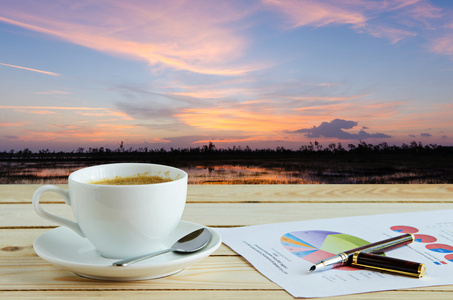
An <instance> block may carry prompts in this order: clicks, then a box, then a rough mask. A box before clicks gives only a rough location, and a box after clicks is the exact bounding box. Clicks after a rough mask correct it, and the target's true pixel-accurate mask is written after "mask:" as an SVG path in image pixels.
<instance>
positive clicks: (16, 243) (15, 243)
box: [0, 228, 237, 263]
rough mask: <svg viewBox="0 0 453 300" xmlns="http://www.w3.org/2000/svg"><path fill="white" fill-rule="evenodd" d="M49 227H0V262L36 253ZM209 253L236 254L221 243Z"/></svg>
mask: <svg viewBox="0 0 453 300" xmlns="http://www.w3.org/2000/svg"><path fill="white" fill-rule="evenodd" d="M47 230H50V229H47V228H46V229H32V228H29V229H0V237H1V239H0V263H1V262H2V261H4V260H5V259H6V260H7V259H9V258H11V257H30V256H34V257H36V256H37V255H36V254H35V251H34V250H33V242H34V240H35V239H36V238H37V237H38V236H40V235H41V234H43V233H44V232H46V231H47ZM211 255H237V254H236V252H234V251H233V250H231V249H230V248H228V247H227V246H225V245H224V244H222V245H221V246H220V248H219V249H217V250H216V251H215V252H214V253H213V254H211Z"/></svg>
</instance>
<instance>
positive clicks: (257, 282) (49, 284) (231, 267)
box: [0, 256, 280, 291]
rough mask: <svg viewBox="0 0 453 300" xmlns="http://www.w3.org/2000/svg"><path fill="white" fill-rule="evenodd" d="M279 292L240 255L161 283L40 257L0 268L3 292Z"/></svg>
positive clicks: (208, 261) (20, 259) (204, 264)
mask: <svg viewBox="0 0 453 300" xmlns="http://www.w3.org/2000/svg"><path fill="white" fill-rule="evenodd" d="M244 288H245V289H259V290H268V289H271V290H272V289H274V290H275V289H280V288H279V286H278V285H276V284H275V283H273V282H272V281H270V280H269V279H267V278H266V277H264V276H263V275H261V274H260V273H259V272H257V271H256V270H255V269H254V268H253V267H252V266H251V265H250V264H249V263H248V262H246V261H245V260H244V259H243V258H242V257H240V256H216V257H213V256H210V257H208V258H206V259H204V260H202V261H201V262H199V263H197V264H195V265H192V266H190V267H188V268H186V269H185V270H183V271H182V272H179V273H177V274H174V275H172V276H169V277H165V278H160V279H159V280H143V281H129V282H116V281H100V280H93V279H87V278H84V277H80V276H77V275H75V274H74V273H71V272H69V271H66V270H62V269H58V268H56V267H54V266H52V265H50V264H48V263H47V262H45V261H44V260H42V259H40V258H39V257H18V258H10V259H8V260H7V261H4V262H2V265H1V268H0V290H5V291H7V290H88V289H103V290H110V289H115V290H118V289H119V290H162V289H167V290H216V289H235V290H236V289H244Z"/></svg>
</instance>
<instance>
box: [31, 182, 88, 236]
mask: <svg viewBox="0 0 453 300" xmlns="http://www.w3.org/2000/svg"><path fill="white" fill-rule="evenodd" d="M45 192H54V193H57V194H58V195H60V196H61V197H62V198H63V200H64V202H65V203H66V204H67V205H69V206H71V199H70V197H69V193H68V191H66V190H64V189H62V188H60V187H58V186H55V185H49V184H48V185H43V186H40V187H39V188H37V189H36V191H35V193H34V194H33V208H34V209H35V211H36V213H37V214H38V215H39V216H41V217H43V218H44V219H47V220H50V221H53V222H55V223H57V224H60V225H63V226H66V227H68V228H70V229H72V230H73V231H74V232H75V233H77V234H78V235H80V236H81V237H85V234H83V232H82V230H81V229H80V226H79V224H77V223H76V222H73V221H70V220H68V219H66V218H62V217H59V216H56V215H54V214H51V213H49V212H47V211H45V210H44V209H43V208H42V207H41V205H40V204H39V198H41V196H42V194H44V193H45Z"/></svg>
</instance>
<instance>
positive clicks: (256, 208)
mask: <svg viewBox="0 0 453 300" xmlns="http://www.w3.org/2000/svg"><path fill="white" fill-rule="evenodd" d="M38 186H39V185H0V298H1V299H11V298H15V299H80V298H102V299H120V298H121V299H125V298H130V299H188V300H190V299H231V298H235V299H236V298H237V299H293V297H292V296H291V295H289V294H288V293H286V292H285V291H284V290H282V289H281V288H280V287H279V286H277V285H276V284H275V283H273V282H271V281H270V280H268V279H267V278H266V277H264V276H263V275H261V274H260V273H259V272H257V271H256V270H255V269H254V268H253V267H252V266H251V265H250V263H248V262H247V261H246V260H245V259H243V258H242V257H241V256H239V255H237V254H236V253H235V252H234V251H232V250H231V249H229V248H228V247H226V246H225V245H222V246H221V247H220V248H219V249H218V250H217V251H215V252H214V253H213V254H212V255H211V256H210V257H208V258H206V259H204V260H203V261H201V262H199V263H197V264H195V265H192V266H190V267H188V268H186V269H185V270H184V271H182V272H180V273H178V274H175V275H173V276H170V277H166V278H161V279H157V280H147V281H134V282H105V281H96V280H91V279H86V278H83V277H79V276H77V275H75V274H73V273H71V272H68V271H65V270H61V269H58V268H56V267H54V266H53V265H51V264H49V263H47V262H46V261H44V260H42V259H41V258H39V257H38V256H37V255H36V254H35V253H34V251H33V246H32V245H33V241H34V240H35V239H36V238H37V237H38V236H39V235H40V234H42V233H44V232H45V231H47V230H49V229H50V228H54V227H56V224H53V223H51V222H48V221H46V220H44V219H42V218H40V217H39V216H38V215H37V214H36V213H35V212H34V211H33V208H32V205H31V197H32V195H33V192H34V190H35V189H36V188H37V187H38ZM60 186H61V187H63V188H65V189H67V185H60ZM42 200H43V202H45V203H47V204H44V205H43V206H44V207H45V208H46V209H48V210H49V211H51V212H53V213H56V214H59V215H61V216H64V217H68V218H71V217H72V210H71V208H70V207H68V206H67V205H65V204H64V203H63V201H62V200H61V199H59V197H58V196H57V195H55V194H51V193H48V194H46V195H45V197H44V198H43V199H42ZM452 208H453V185H256V186H255V185H253V186H252V185H209V186H208V185H190V186H189V190H188V203H187V205H186V209H185V212H184V215H183V219H184V220H187V221H192V222H196V223H200V224H204V225H208V226H212V227H230V226H245V225H255V224H267V223H277V222H289V221H300V220H312V219H322V218H336V217H347V216H357V215H373V214H383V213H404V212H413V211H427V210H437V209H452ZM323 299H352V300H358V299H362V300H377V299H408V300H409V299H416V300H419V299H453V285H450V286H437V287H425V288H417V289H408V290H397V291H385V292H377V293H366V294H357V295H348V296H342V297H330V298H323Z"/></svg>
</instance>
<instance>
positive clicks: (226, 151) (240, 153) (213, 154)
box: [0, 141, 453, 161]
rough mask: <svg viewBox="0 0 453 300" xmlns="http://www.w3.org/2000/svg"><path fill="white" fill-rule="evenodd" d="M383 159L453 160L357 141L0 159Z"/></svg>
mask: <svg viewBox="0 0 453 300" xmlns="http://www.w3.org/2000/svg"><path fill="white" fill-rule="evenodd" d="M376 155H379V156H382V155H398V156H401V155H405V156H407V155H411V156H414V155H415V156H424V155H435V156H438V155H441V156H445V157H444V158H447V157H451V156H453V146H442V145H437V144H427V145H423V144H422V143H421V142H415V141H413V142H411V143H409V144H402V145H401V146H395V145H393V146H390V145H389V144H388V143H386V142H383V143H380V144H377V145H373V144H367V143H365V142H364V141H360V142H359V143H358V144H348V145H347V146H346V147H345V146H343V145H342V144H341V143H330V144H328V145H327V146H323V145H322V144H320V143H319V142H317V141H314V142H310V143H309V144H307V145H302V146H301V147H300V148H299V149H296V150H294V149H288V148H284V147H276V148H263V149H251V148H250V147H249V146H245V147H241V146H233V147H229V148H217V147H216V146H215V145H214V143H212V142H209V143H208V144H207V145H203V146H198V147H189V148H170V149H165V148H160V149H150V148H147V147H140V148H137V149H134V148H132V147H130V148H126V147H124V144H123V142H121V144H120V146H119V147H118V148H116V149H109V148H105V147H99V148H87V149H85V148H82V147H79V148H78V149H76V150H73V151H70V152H64V151H59V152H57V151H50V150H49V149H42V150H39V151H37V152H34V151H31V150H30V149H29V148H25V149H22V150H18V151H15V150H10V151H3V152H0V159H1V160H3V161H5V160H6V161H8V160H17V159H29V160H45V159H48V160H50V159H63V160H64V159H67V160H71V159H73V160H77V159H84V160H89V159H108V158H110V159H112V160H115V159H116V160H119V161H121V160H128V159H129V160H134V159H135V160H137V159H139V158H151V159H152V158H156V159H159V158H160V159H205V158H212V159H231V158H237V159H241V158H282V159H285V158H298V157H304V156H305V157H316V156H317V157H327V156H330V157H331V156H337V157H341V156H344V157H361V156H369V157H371V156H376Z"/></svg>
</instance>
